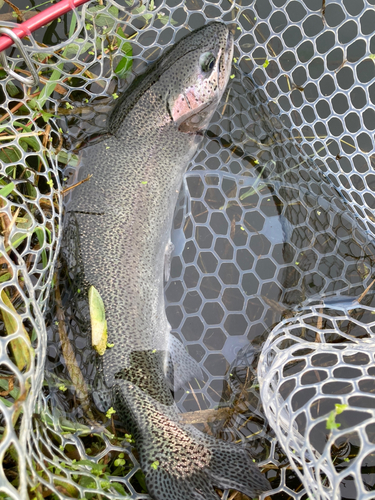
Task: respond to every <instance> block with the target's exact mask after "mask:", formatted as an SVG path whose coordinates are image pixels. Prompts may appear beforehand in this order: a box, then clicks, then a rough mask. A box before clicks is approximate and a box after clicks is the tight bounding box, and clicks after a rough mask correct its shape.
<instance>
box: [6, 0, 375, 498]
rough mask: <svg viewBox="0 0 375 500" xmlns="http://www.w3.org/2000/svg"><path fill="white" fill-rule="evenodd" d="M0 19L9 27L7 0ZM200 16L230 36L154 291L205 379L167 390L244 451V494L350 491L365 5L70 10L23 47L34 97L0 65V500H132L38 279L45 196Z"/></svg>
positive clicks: (366, 339)
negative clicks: (218, 97)
mask: <svg viewBox="0 0 375 500" xmlns="http://www.w3.org/2000/svg"><path fill="white" fill-rule="evenodd" d="M19 7H20V8H22V6H21V5H19ZM15 15H16V16H18V15H19V16H26V17H27V16H28V15H30V13H28V12H26V10H25V11H21V13H20V14H17V12H16V14H15ZM0 19H1V23H2V25H3V26H8V27H12V26H14V19H13V18H12V9H11V7H10V6H9V5H8V4H4V6H3V7H2V10H1V11H0ZM214 19H217V20H222V21H223V22H226V23H228V24H229V25H230V27H231V29H232V31H233V33H234V36H235V58H234V66H233V75H232V77H231V80H230V84H229V86H228V89H227V92H226V94H225V96H224V99H223V102H222V103H221V105H220V107H219V109H218V111H217V112H216V114H215V116H214V119H213V121H212V123H211V125H210V128H209V130H208V131H207V133H206V135H205V138H204V142H203V145H202V147H201V148H200V150H199V152H198V153H197V155H196V157H195V158H194V160H193V161H192V163H191V165H190V167H189V170H188V173H187V175H186V179H185V183H184V186H183V188H182V190H181V196H180V200H179V204H178V206H177V207H176V216H175V221H174V227H173V228H172V240H173V243H174V247H175V248H174V253H173V257H172V263H171V275H170V279H169V281H168V282H167V283H166V289H165V290H166V291H165V294H166V303H167V315H168V319H169V321H170V323H171V325H172V330H173V334H174V335H176V336H178V337H179V338H180V339H181V340H182V342H183V343H184V345H185V346H186V348H187V350H188V351H189V353H190V354H191V356H193V357H194V358H195V359H196V360H197V361H198V362H199V363H200V365H201V367H202V370H203V372H204V374H205V380H204V383H200V384H199V385H198V384H197V383H196V382H192V384H191V386H190V387H185V388H184V389H181V390H180V391H178V392H176V393H175V399H176V401H177V403H178V405H179V407H180V409H181V411H182V412H184V413H185V418H186V421H189V422H193V423H195V424H196V425H198V426H200V427H201V428H204V429H205V431H206V432H209V433H211V434H213V435H215V436H217V437H218V438H221V439H225V440H230V441H236V442H238V444H239V445H241V443H242V445H243V446H246V447H247V448H248V449H249V451H250V452H251V454H252V456H253V457H254V460H255V461H256V462H258V463H260V465H261V467H262V470H263V471H264V474H265V475H266V476H267V478H268V479H269V480H270V482H271V484H272V486H273V488H274V489H273V491H272V492H268V493H266V494H265V495H264V496H270V497H272V498H275V499H284V498H289V497H291V498H305V499H306V498H307V497H310V498H334V497H335V495H336V497H337V498H339V496H340V495H341V496H342V498H371V491H372V490H373V489H374V474H373V472H372V470H373V457H374V443H375V438H374V435H373V428H374V425H375V424H374V422H375V421H374V418H375V415H374V410H373V405H374V403H373V401H374V399H373V396H372V393H373V392H374V388H373V381H374V373H373V368H372V364H373V360H374V359H373V356H374V354H373V340H372V339H373V327H374V321H375V320H373V315H372V312H373V310H374V309H373V304H372V302H373V300H374V298H373V297H374V296H373V288H372V286H373V274H374V273H373V258H374V255H375V252H374V246H373V243H372V240H373V233H374V232H375V225H374V217H373V214H372V210H373V207H374V204H375V203H374V201H375V199H374V195H373V183H374V179H375V176H374V173H373V164H374V142H373V138H374V133H373V131H374V129H375V112H374V109H373V105H374V103H375V83H374V75H375V66H374V55H373V54H374V53H375V36H374V32H375V10H374V1H372V0H371V1H369V0H367V1H364V0H356V1H354V0H353V1H349V0H342V1H340V2H338V1H334V2H331V1H329V0H326V1H323V2H322V1H321V0H303V1H298V2H297V1H286V0H273V1H272V2H271V1H268V0H258V1H255V2H252V1H243V2H231V1H229V0H221V1H218V2H211V1H207V0H191V1H188V2H180V1H179V0H177V1H175V0H167V1H165V2H161V1H151V2H149V3H146V4H142V3H138V2H137V3H134V4H131V3H129V2H125V3H117V2H115V1H114V0H108V1H105V2H94V1H91V2H89V3H88V4H86V5H85V6H83V7H82V8H80V9H78V10H77V11H74V12H73V13H71V14H68V15H66V16H64V17H63V18H61V19H59V20H57V21H56V22H55V23H53V24H52V25H50V26H47V27H45V28H44V29H43V30H41V31H40V32H37V33H35V38H33V37H29V39H28V41H25V42H24V46H25V50H27V51H28V52H29V53H30V54H31V55H32V59H33V63H34V64H35V66H36V69H37V71H38V74H39V78H40V83H39V85H38V86H37V87H32V88H28V87H26V86H24V85H22V84H20V83H19V82H18V81H17V79H15V78H11V77H9V75H8V74H7V73H6V72H5V71H1V72H0V78H1V88H2V94H1V104H0V114H1V116H0V120H1V125H0V127H1V131H0V137H1V140H2V148H1V152H0V160H1V187H0V196H1V200H2V201H1V203H2V207H1V214H2V215H1V222H0V223H1V229H2V238H1V241H0V244H1V245H2V249H1V259H2V268H1V273H0V287H1V290H0V293H1V305H0V308H1V320H2V323H1V327H2V329H1V333H2V334H1V337H0V341H1V346H2V350H1V356H2V358H1V364H0V370H1V372H0V375H1V376H0V385H1V393H0V411H1V426H2V427H1V434H2V440H1V442H0V463H1V467H0V474H1V482H0V491H1V495H2V496H3V497H5V498H15V499H18V498H28V497H29V498H37V499H38V500H39V499H40V498H46V497H47V498H72V497H73V498H87V499H89V498H90V499H91V498H94V499H99V498H101V499H105V498H122V497H126V496H129V495H130V496H131V497H132V498H134V499H135V498H146V497H147V492H146V490H145V486H144V478H143V476H142V473H141V471H140V468H139V465H138V462H137V456H136V450H134V449H133V446H132V439H131V436H129V435H128V434H126V429H122V428H121V424H120V423H119V422H117V421H116V420H115V419H113V416H112V417H111V416H110V415H108V416H107V418H106V416H104V415H97V414H96V413H95V411H94V409H92V408H89V407H88V406H87V393H88V391H89V388H88V387H87V384H88V382H87V380H90V368H87V367H91V361H92V356H93V354H92V350H91V348H90V346H89V343H88V340H87V325H86V324H85V321H86V322H87V314H85V311H84V310H83V311H82V318H78V319H77V318H70V316H69V315H70V310H69V307H68V306H67V303H69V300H73V301H75V302H76V303H79V297H71V296H69V294H68V293H66V294H65V291H64V290H65V288H64V287H65V284H66V282H67V281H68V280H67V279H65V278H67V277H66V276H65V275H64V269H63V268H64V258H67V257H66V255H65V256H64V255H62V257H61V258H59V260H58V265H57V268H58V269H57V271H55V268H56V266H55V263H56V260H57V255H58V250H59V245H60V242H61V228H62V221H61V213H62V200H63V193H62V185H63V184H64V182H66V180H67V179H69V177H70V174H71V173H72V172H74V171H75V168H76V167H77V164H78V161H79V160H78V156H77V153H76V151H75V150H74V148H76V149H78V147H79V143H80V142H83V141H84V139H85V136H86V134H88V132H87V131H88V130H89V131H90V133H95V132H97V131H100V130H102V128H103V124H104V122H105V116H106V114H108V110H109V109H110V106H111V102H113V100H115V99H116V97H117V95H118V92H119V91H121V90H122V89H123V88H126V87H127V86H128V85H129V83H130V82H131V81H132V80H133V78H134V77H135V76H136V75H138V74H140V73H142V72H143V70H144V69H145V67H146V65H147V64H148V63H149V62H150V61H153V60H155V59H157V58H158V57H159V56H160V54H161V53H162V51H163V49H164V48H165V47H167V46H170V45H171V44H173V43H175V42H176V41H177V40H179V39H180V37H182V36H183V35H184V34H185V33H186V32H187V31H188V30H191V29H195V28H197V27H199V26H201V25H203V24H205V23H206V22H208V21H210V20H214ZM7 54H8V61H9V64H10V67H11V68H12V69H13V70H14V71H15V72H16V73H18V74H20V75H24V76H25V75H28V68H27V66H26V65H25V63H24V61H23V60H22V57H18V56H19V55H20V54H19V53H18V52H17V50H16V49H13V50H11V51H10V50H8V52H7ZM92 104H95V105H96V106H95V108H94V107H93V106H92ZM67 133H69V138H67V139H68V140H70V142H71V144H72V145H71V147H69V146H68V145H67V142H66V141H65V142H64V145H63V147H62V144H63V141H62V139H63V138H66V134H67ZM69 258H74V255H73V256H71V255H70V256H69ZM49 292H51V293H50V297H51V298H50V304H49V307H48V308H46V306H47V298H48V294H49ZM64 297H65V298H64ZM86 313H87V311H86ZM67 319H69V321H67ZM47 330H48V332H47ZM45 368H46V372H44V369H45ZM81 373H84V374H85V376H86V377H84V378H85V380H83V378H82V376H81ZM258 374H259V379H258ZM223 495H224V498H229V497H230V498H233V494H232V493H229V492H225V493H223Z"/></svg>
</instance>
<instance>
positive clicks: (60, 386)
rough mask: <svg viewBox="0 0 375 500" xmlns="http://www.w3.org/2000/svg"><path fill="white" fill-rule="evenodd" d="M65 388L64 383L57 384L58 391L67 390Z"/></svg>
mask: <svg viewBox="0 0 375 500" xmlns="http://www.w3.org/2000/svg"><path fill="white" fill-rule="evenodd" d="M67 390H68V388H67V387H66V385H65V384H60V385H59V391H62V392H65V391H67Z"/></svg>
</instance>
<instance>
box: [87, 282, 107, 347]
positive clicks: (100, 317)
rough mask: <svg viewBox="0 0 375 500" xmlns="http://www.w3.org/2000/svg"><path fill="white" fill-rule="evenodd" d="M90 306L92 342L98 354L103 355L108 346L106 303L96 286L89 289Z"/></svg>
mask: <svg viewBox="0 0 375 500" xmlns="http://www.w3.org/2000/svg"><path fill="white" fill-rule="evenodd" d="M89 308H90V319H91V343H92V346H93V348H94V349H95V350H96V352H97V353H98V354H100V355H101V356H103V354H104V353H105V350H106V348H107V338H108V335H107V321H106V319H105V311H104V303H103V300H102V298H101V296H100V295H99V292H98V290H97V289H96V288H95V287H93V286H92V287H90V289H89Z"/></svg>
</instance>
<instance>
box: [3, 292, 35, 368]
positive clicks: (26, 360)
mask: <svg viewBox="0 0 375 500" xmlns="http://www.w3.org/2000/svg"><path fill="white" fill-rule="evenodd" d="M0 296H1V300H2V303H3V304H4V305H5V306H6V307H7V308H8V309H10V310H11V311H12V313H13V314H11V313H9V312H8V311H6V310H5V309H3V308H2V307H1V303H0V309H1V314H2V316H3V321H4V326H5V330H6V332H7V334H8V335H12V334H13V333H15V332H17V331H18V324H20V325H21V329H22V331H23V333H24V334H25V340H24V339H21V338H17V339H14V340H11V342H10V345H11V348H12V352H13V356H14V359H15V361H16V365H17V367H18V369H19V370H21V371H22V370H23V369H24V368H26V369H27V370H28V369H29V368H30V363H31V356H30V349H29V347H31V346H29V345H28V344H27V339H28V338H29V337H28V334H27V332H26V330H25V327H24V326H23V323H22V319H21V317H20V315H19V314H18V313H17V311H16V309H15V308H14V306H13V304H12V302H11V301H10V299H9V297H8V295H7V294H6V292H5V290H4V289H3V290H2V291H1V295H0ZM16 318H18V321H17V320H16Z"/></svg>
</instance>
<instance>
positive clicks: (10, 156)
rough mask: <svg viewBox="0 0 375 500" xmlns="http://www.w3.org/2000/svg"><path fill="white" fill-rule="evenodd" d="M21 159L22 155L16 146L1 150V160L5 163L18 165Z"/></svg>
mask: <svg viewBox="0 0 375 500" xmlns="http://www.w3.org/2000/svg"><path fill="white" fill-rule="evenodd" d="M20 159H21V153H20V152H19V150H18V148H16V147H15V146H9V147H5V148H3V149H2V150H0V160H3V162H4V163H16V162H18V161H19V160H20Z"/></svg>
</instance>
